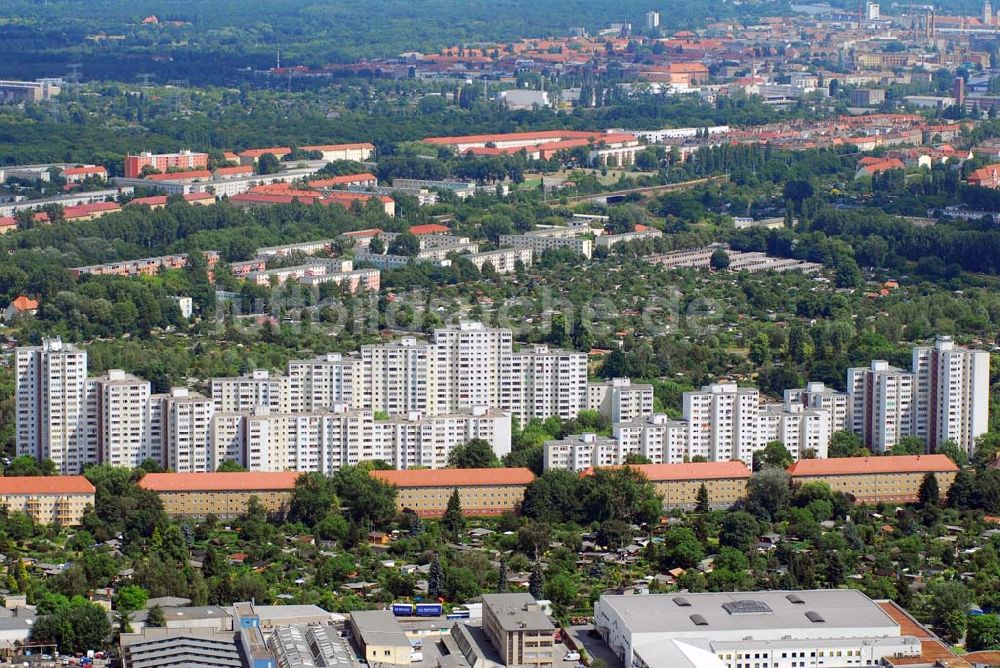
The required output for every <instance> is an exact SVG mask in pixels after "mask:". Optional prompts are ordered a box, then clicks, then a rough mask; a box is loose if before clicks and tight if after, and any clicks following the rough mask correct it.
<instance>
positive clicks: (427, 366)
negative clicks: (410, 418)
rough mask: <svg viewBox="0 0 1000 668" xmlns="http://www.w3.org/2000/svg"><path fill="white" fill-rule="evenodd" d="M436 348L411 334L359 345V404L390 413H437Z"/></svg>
mask: <svg viewBox="0 0 1000 668" xmlns="http://www.w3.org/2000/svg"><path fill="white" fill-rule="evenodd" d="M436 358H437V351H436V349H435V347H434V346H432V345H431V344H429V343H421V342H418V341H417V340H416V339H415V338H413V337H412V336H408V337H404V338H402V339H400V340H399V341H397V342H394V343H389V344H385V345H380V346H362V348H361V364H362V383H361V387H360V388H359V393H360V395H361V397H362V403H361V405H362V406H363V407H364V408H371V409H372V410H376V411H385V412H387V413H389V414H395V415H398V414H403V413H409V412H411V411H419V412H421V413H427V414H433V413H435V412H437V370H436Z"/></svg>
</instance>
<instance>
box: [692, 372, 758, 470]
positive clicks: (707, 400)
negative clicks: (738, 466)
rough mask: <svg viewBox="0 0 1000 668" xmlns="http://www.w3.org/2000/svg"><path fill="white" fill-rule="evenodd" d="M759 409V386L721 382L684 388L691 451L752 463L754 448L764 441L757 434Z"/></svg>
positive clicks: (710, 458)
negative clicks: (687, 389) (689, 388)
mask: <svg viewBox="0 0 1000 668" xmlns="http://www.w3.org/2000/svg"><path fill="white" fill-rule="evenodd" d="M759 410H760V391H759V390H757V389H756V388H750V387H737V385H736V384H735V383H718V384H713V385H706V386H704V387H702V388H701V390H699V391H692V392H685V393H684V399H683V414H684V419H685V420H686V421H687V423H688V434H689V446H688V454H689V455H690V457H704V458H705V459H706V460H708V461H710V462H721V461H727V460H730V459H740V460H742V461H743V463H745V464H747V465H749V464H750V463H751V462H752V461H753V453H754V451H755V450H756V449H757V448H759V447H762V445H763V444H762V443H761V442H760V439H759V438H758V435H757V413H758V411H759Z"/></svg>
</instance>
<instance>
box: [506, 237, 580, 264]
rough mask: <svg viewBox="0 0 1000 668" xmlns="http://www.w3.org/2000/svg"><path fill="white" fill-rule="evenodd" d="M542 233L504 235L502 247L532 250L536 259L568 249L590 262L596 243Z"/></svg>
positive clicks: (578, 238)
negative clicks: (548, 253) (549, 251)
mask: <svg viewBox="0 0 1000 668" xmlns="http://www.w3.org/2000/svg"><path fill="white" fill-rule="evenodd" d="M540 232H542V231H541V230H540V231H537V232H529V233H527V234H503V235H501V236H500V246H503V247H510V248H530V249H531V251H532V252H533V253H534V254H535V256H536V257H538V256H540V255H542V254H543V253H544V252H545V251H547V250H552V249H560V248H568V249H570V250H572V251H573V252H575V253H578V254H580V255H582V256H584V257H585V258H587V259H588V260H589V259H590V258H591V257H592V256H593V254H594V241H593V240H592V239H587V238H581V237H576V236H554V235H548V234H544V233H540Z"/></svg>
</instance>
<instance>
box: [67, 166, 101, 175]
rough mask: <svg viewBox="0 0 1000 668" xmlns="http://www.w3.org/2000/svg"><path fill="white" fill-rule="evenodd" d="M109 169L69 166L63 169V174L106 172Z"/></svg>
mask: <svg viewBox="0 0 1000 668" xmlns="http://www.w3.org/2000/svg"><path fill="white" fill-rule="evenodd" d="M107 173H108V170H106V169H104V168H103V167H69V168H67V169H64V170H63V173H62V175H63V176H83V175H84V174H105V175H107Z"/></svg>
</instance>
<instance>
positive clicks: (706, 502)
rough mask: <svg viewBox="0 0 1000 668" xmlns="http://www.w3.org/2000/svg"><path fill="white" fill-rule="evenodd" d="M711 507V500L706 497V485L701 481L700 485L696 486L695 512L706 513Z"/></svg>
mask: <svg viewBox="0 0 1000 668" xmlns="http://www.w3.org/2000/svg"><path fill="white" fill-rule="evenodd" d="M711 509H712V505H711V501H710V499H709V498H708V487H706V486H705V483H701V487H699V488H698V496H697V501H696V503H695V508H694V510H695V512H696V513H707V512H708V511H710V510H711Z"/></svg>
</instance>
